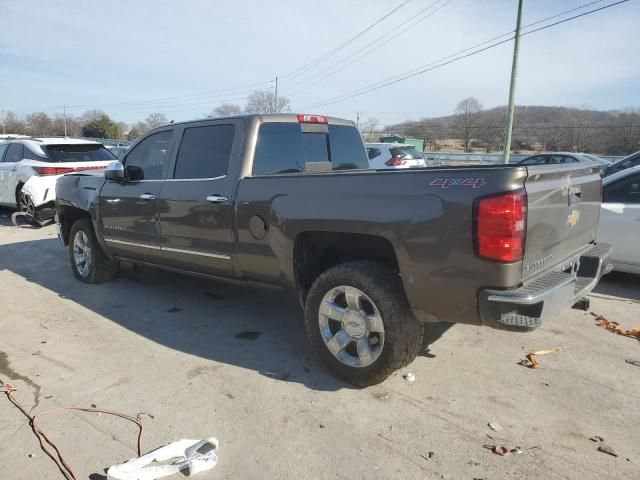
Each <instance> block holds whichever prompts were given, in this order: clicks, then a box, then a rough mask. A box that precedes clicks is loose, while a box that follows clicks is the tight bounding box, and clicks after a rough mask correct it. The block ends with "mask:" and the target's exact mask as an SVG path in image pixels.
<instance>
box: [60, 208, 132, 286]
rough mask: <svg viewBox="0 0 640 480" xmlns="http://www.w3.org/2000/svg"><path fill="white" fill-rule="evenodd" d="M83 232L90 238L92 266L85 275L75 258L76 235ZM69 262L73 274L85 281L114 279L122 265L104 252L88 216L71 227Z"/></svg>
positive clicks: (97, 281)
mask: <svg viewBox="0 0 640 480" xmlns="http://www.w3.org/2000/svg"><path fill="white" fill-rule="evenodd" d="M81 232H82V233H84V235H86V238H87V240H88V245H89V258H90V266H89V268H88V269H87V271H86V272H85V274H84V275H83V274H82V273H81V272H80V270H79V267H78V266H77V265H76V262H75V259H74V244H75V239H76V235H79V234H80V233H81ZM69 262H70V263H71V270H72V271H73V275H74V276H75V277H76V278H77V279H78V280H80V281H81V282H85V283H103V282H108V281H109V280H113V279H114V278H115V277H116V276H117V275H118V269H119V266H120V265H119V263H118V262H117V261H114V260H111V259H109V257H107V255H106V254H105V253H104V251H103V250H102V248H101V247H100V245H99V244H98V241H97V239H96V235H95V232H94V231H93V224H92V223H91V220H90V219H88V218H82V219H80V220H78V221H76V222H75V223H74V224H73V226H72V227H71V232H70V233H69Z"/></svg>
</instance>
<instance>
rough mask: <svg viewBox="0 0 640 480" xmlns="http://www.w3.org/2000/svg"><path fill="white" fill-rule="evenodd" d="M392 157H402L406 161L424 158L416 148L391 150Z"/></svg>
mask: <svg viewBox="0 0 640 480" xmlns="http://www.w3.org/2000/svg"><path fill="white" fill-rule="evenodd" d="M389 152H391V156H392V157H400V158H404V159H406V160H418V159H421V158H424V157H423V156H422V154H421V153H420V152H419V151H418V149H417V148H416V147H394V148H390V149H389Z"/></svg>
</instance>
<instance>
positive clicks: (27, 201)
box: [18, 190, 40, 225]
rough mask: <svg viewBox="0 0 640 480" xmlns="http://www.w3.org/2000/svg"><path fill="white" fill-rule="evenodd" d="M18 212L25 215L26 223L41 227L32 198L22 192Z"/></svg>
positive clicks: (19, 196) (19, 194) (19, 195)
mask: <svg viewBox="0 0 640 480" xmlns="http://www.w3.org/2000/svg"><path fill="white" fill-rule="evenodd" d="M18 212H20V213H22V214H23V215H24V221H25V222H26V223H28V224H29V225H40V221H39V219H38V218H37V215H36V207H35V205H34V204H33V200H32V199H31V196H30V195H29V194H28V193H25V192H23V191H22V190H20V192H19V193H18Z"/></svg>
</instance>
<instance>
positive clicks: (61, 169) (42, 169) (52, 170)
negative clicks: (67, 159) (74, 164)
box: [33, 167, 74, 175]
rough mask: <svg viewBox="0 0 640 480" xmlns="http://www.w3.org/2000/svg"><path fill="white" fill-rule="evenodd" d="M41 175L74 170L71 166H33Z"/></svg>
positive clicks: (58, 173) (60, 173)
mask: <svg viewBox="0 0 640 480" xmlns="http://www.w3.org/2000/svg"><path fill="white" fill-rule="evenodd" d="M33 169H34V170H35V171H36V172H38V173H39V174H40V175H62V174H63V173H71V172H73V171H74V169H73V168H71V167H33Z"/></svg>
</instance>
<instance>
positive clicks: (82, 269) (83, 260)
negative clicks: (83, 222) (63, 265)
mask: <svg viewBox="0 0 640 480" xmlns="http://www.w3.org/2000/svg"><path fill="white" fill-rule="evenodd" d="M73 261H74V262H75V265H76V269H77V270H78V273H79V274H80V275H81V276H82V277H83V278H86V277H87V276H88V275H89V273H90V272H91V247H90V246H89V237H87V234H86V233H84V232H83V231H82V230H80V231H78V233H76V236H75V237H74V239H73Z"/></svg>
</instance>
